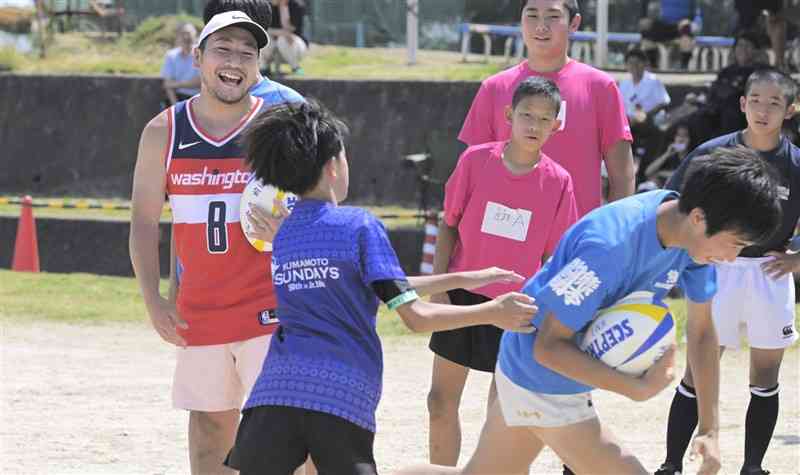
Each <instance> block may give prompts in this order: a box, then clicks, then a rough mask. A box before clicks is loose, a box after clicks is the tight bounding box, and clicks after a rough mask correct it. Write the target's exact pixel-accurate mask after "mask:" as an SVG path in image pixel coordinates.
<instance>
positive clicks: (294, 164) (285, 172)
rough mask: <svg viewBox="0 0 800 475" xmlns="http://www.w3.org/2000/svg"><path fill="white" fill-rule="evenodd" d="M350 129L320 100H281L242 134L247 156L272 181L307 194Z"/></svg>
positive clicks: (258, 174)
mask: <svg viewBox="0 0 800 475" xmlns="http://www.w3.org/2000/svg"><path fill="white" fill-rule="evenodd" d="M347 133H348V129H347V126H346V125H345V123H344V122H342V121H341V120H340V119H338V118H337V117H336V116H334V115H333V114H332V113H331V112H329V111H328V110H327V109H326V108H325V107H324V106H323V105H322V104H320V103H319V102H317V101H315V100H312V99H309V100H308V101H307V102H302V103H292V104H282V105H279V106H277V107H273V108H271V109H268V110H266V111H264V112H262V113H261V115H259V116H258V117H256V118H255V119H253V122H252V123H251V124H250V125H248V127H247V129H246V130H245V131H244V132H243V134H242V139H241V141H242V145H243V146H244V149H245V154H246V158H245V161H246V162H247V164H248V166H249V167H250V169H251V170H252V171H253V173H254V174H255V176H256V177H257V178H259V179H260V180H261V181H262V182H264V183H265V184H268V185H273V186H276V187H278V188H279V189H281V190H284V191H290V192H292V193H295V194H297V195H303V194H305V193H307V192H309V191H311V190H312V189H314V187H315V186H317V183H318V182H319V179H320V177H321V176H322V168H323V167H324V166H325V164H326V163H327V162H328V160H331V159H332V158H336V157H338V156H339V153H340V152H341V151H342V150H343V149H344V137H345V136H346V135H347Z"/></svg>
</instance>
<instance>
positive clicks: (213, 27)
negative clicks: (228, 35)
mask: <svg viewBox="0 0 800 475" xmlns="http://www.w3.org/2000/svg"><path fill="white" fill-rule="evenodd" d="M234 25H235V26H239V27H242V28H244V29H246V30H248V31H249V32H250V33H252V34H253V36H255V37H256V43H258V49H261V48H263V47H265V46H267V45H268V44H269V35H268V34H267V32H266V30H264V28H262V27H261V25H259V24H258V23H256V22H254V21H253V20H252V19H251V18H250V17H249V16H247V14H246V13H244V12H240V11H237V10H233V11H229V12H224V13H219V14H217V15H214V16H213V17H212V18H211V20H209V21H208V23H206V26H205V27H203V31H201V32H200V36H199V37H198V38H197V44H198V45H200V43H202V42H203V40H205V39H206V38H208V37H209V36H211V34H212V33H216V32H217V31H219V30H221V29H223V28H227V27H229V26H234Z"/></svg>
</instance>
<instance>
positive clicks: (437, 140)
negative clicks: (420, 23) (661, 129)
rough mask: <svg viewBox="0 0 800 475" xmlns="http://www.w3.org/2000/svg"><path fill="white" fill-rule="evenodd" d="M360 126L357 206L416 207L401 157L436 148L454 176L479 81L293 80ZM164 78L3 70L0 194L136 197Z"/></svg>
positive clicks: (355, 139) (354, 163) (441, 165)
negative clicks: (140, 150)
mask: <svg viewBox="0 0 800 475" xmlns="http://www.w3.org/2000/svg"><path fill="white" fill-rule="evenodd" d="M289 84H291V85H292V86H294V87H295V88H296V89H297V90H299V91H300V92H301V93H302V94H304V95H308V96H314V97H316V98H318V99H320V100H321V101H322V102H323V103H324V104H326V105H327V106H328V107H329V108H331V109H332V110H333V111H334V112H336V113H337V114H339V115H340V116H342V117H343V118H344V119H345V120H346V121H347V122H348V123H349V125H350V126H351V129H352V135H351V137H350V140H349V142H348V152H349V155H350V166H351V168H352V169H353V172H352V173H351V180H352V181H351V192H350V198H351V200H352V201H353V202H356V203H370V204H414V203H416V202H417V186H416V181H415V176H416V175H415V174H414V173H413V171H412V170H411V169H408V168H405V167H403V164H402V163H401V160H400V157H401V156H402V155H405V154H410V153H417V152H424V151H426V150H429V151H430V152H432V153H433V154H434V155H435V157H436V160H437V167H436V170H435V172H436V174H437V175H439V176H446V175H447V174H448V173H449V172H450V170H451V167H452V165H453V163H455V160H456V158H457V156H458V153H460V151H461V146H460V145H459V144H458V142H457V140H456V135H457V134H458V130H459V128H460V125H461V121H462V120H463V118H464V116H465V115H466V112H467V109H468V107H469V104H470V103H471V100H472V97H473V95H474V94H475V92H476V90H477V87H478V84H477V83H443V82H439V83H436V82H429V83H424V82H423V83H420V82H392V81H316V80H305V81H295V82H290V83H289ZM160 99H161V88H160V81H159V80H158V79H154V78H141V77H113V76H104V77H100V76H97V77H94V76H69V77H67V76H17V75H10V74H0V144H2V147H0V193H2V194H22V193H31V194H33V195H34V196H43V195H65V194H66V195H73V196H74V195H81V196H94V197H109V196H115V197H128V196H130V191H131V179H132V173H133V166H134V163H135V160H136V151H137V146H138V141H139V135H140V134H141V131H142V128H143V127H144V126H145V125H146V124H147V122H148V121H149V120H150V119H151V118H152V117H153V116H154V115H155V114H157V113H158V112H159V101H160Z"/></svg>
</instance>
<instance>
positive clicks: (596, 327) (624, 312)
mask: <svg viewBox="0 0 800 475" xmlns="http://www.w3.org/2000/svg"><path fill="white" fill-rule="evenodd" d="M673 344H675V321H674V320H673V318H672V314H670V313H669V308H668V307H667V306H666V305H664V304H660V303H655V302H653V300H652V296H651V294H650V293H649V292H635V293H633V294H631V295H629V296H628V297H625V298H624V299H622V300H620V301H619V302H617V303H615V304H614V305H612V306H611V307H609V308H606V309H604V310H602V311H600V312H599V313H598V314H597V316H596V317H595V319H594V320H593V321H592V323H591V324H589V327H588V329H587V330H586V333H585V334H584V336H583V339H582V341H581V344H580V348H581V350H583V351H584V352H586V353H587V354H589V355H591V356H593V357H594V358H597V359H599V360H600V361H602V362H603V363H605V364H607V365H608V366H611V367H612V368H614V369H616V370H617V371H621V372H623V373H626V374H630V375H634V376H638V375H641V374H643V373H644V372H645V371H647V370H648V368H650V366H652V365H653V363H655V362H656V361H657V360H658V359H659V358H660V357H661V355H663V354H664V352H665V351H666V350H667V349H668V348H669V347H670V346H671V345H673Z"/></svg>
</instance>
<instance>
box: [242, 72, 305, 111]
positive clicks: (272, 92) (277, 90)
mask: <svg viewBox="0 0 800 475" xmlns="http://www.w3.org/2000/svg"><path fill="white" fill-rule="evenodd" d="M250 95H253V96H256V97H260V98H262V99H264V105H265V106H266V107H271V106H277V105H279V104H284V103H291V102H305V99H304V98H303V96H301V95H300V93H298V92H297V91H295V90H294V89H292V88H291V87H289V86H284V85H283V84H281V83H278V82H275V81H270V80H269V79H267V78H263V79H261V81H259V82H257V83H256V84H254V85H253V87H251V88H250Z"/></svg>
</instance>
